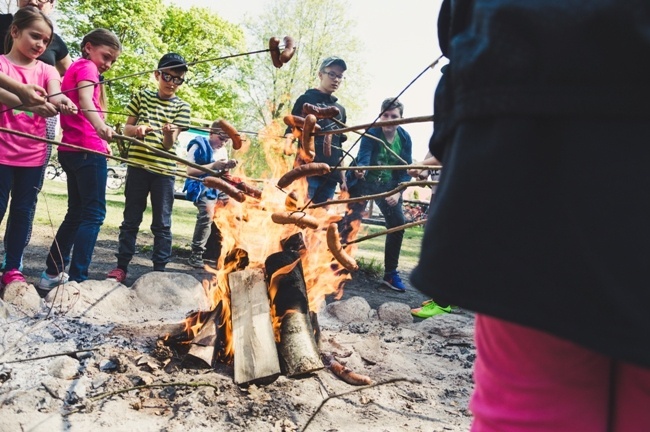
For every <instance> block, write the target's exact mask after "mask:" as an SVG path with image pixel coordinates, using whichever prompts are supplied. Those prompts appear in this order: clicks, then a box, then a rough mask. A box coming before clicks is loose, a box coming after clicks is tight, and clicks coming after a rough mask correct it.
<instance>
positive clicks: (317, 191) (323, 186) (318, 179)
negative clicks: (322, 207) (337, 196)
mask: <svg viewBox="0 0 650 432" xmlns="http://www.w3.org/2000/svg"><path fill="white" fill-rule="evenodd" d="M307 185H308V188H307V195H309V198H310V199H311V202H312V203H314V204H320V203H324V202H325V201H329V200H331V199H332V198H334V192H335V191H336V181H335V180H332V179H331V178H329V177H323V176H314V177H307Z"/></svg>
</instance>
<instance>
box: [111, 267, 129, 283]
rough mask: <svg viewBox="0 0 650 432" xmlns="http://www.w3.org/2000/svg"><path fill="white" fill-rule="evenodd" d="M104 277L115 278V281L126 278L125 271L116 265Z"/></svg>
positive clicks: (121, 280)
mask: <svg viewBox="0 0 650 432" xmlns="http://www.w3.org/2000/svg"><path fill="white" fill-rule="evenodd" d="M106 279H115V280H116V281H117V282H120V283H122V282H124V281H125V280H126V272H125V271H124V270H122V269H121V268H117V267H116V268H114V269H113V270H111V271H109V272H108V274H107V275H106Z"/></svg>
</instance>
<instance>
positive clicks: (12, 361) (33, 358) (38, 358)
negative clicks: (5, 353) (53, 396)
mask: <svg viewBox="0 0 650 432" xmlns="http://www.w3.org/2000/svg"><path fill="white" fill-rule="evenodd" d="M89 351H99V348H88V349H82V350H76V351H67V352H62V353H56V354H48V355H44V356H39V357H31V358H25V359H20V360H10V361H6V362H2V363H0V364H9V363H24V362H29V361H35V360H43V359H46V358H50V357H61V356H67V355H70V354H77V353H82V352H89Z"/></svg>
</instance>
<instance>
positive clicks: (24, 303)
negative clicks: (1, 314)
mask: <svg viewBox="0 0 650 432" xmlns="http://www.w3.org/2000/svg"><path fill="white" fill-rule="evenodd" d="M2 299H3V300H4V301H5V302H7V303H10V304H12V305H14V306H15V307H16V308H18V309H20V310H22V311H23V312H24V313H26V314H35V313H37V312H39V311H40V310H41V306H42V301H41V297H40V296H39V295H38V292H36V288H34V285H30V284H28V283H25V282H12V283H10V284H9V285H7V286H5V288H4V291H3V294H2Z"/></svg>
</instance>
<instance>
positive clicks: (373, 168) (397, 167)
mask: <svg viewBox="0 0 650 432" xmlns="http://www.w3.org/2000/svg"><path fill="white" fill-rule="evenodd" d="M441 168H442V167H441V166H435V165H366V166H346V167H344V166H340V167H336V168H334V169H332V171H336V170H339V171H356V170H362V171H381V170H387V171H390V170H405V169H420V170H425V169H426V170H435V169H441Z"/></svg>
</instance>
